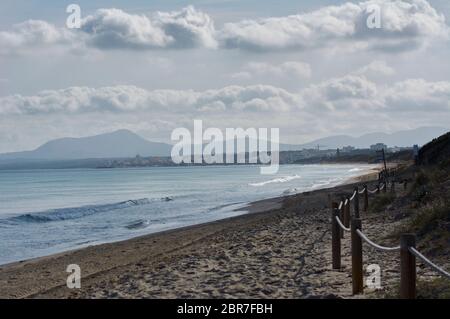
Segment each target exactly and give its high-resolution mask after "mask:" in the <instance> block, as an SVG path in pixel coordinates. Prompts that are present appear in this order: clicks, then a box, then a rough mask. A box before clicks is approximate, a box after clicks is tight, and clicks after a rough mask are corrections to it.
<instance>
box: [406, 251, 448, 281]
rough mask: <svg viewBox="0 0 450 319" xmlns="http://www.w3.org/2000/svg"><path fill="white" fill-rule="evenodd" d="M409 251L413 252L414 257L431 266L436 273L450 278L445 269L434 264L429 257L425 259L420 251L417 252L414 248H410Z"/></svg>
mask: <svg viewBox="0 0 450 319" xmlns="http://www.w3.org/2000/svg"><path fill="white" fill-rule="evenodd" d="M409 251H410V252H411V254H413V255H414V256H416V257H417V258H419V259H421V260H422V261H423V262H424V263H425V264H427V265H428V266H430V267H431V268H433V269H434V270H435V271H437V272H438V273H440V274H441V275H443V276H445V277H447V278H450V273H448V272H446V271H445V270H444V269H442V268H441V267H439V266H438V265H436V264H435V263H433V262H432V261H431V260H429V259H428V258H427V257H425V256H424V255H422V254H421V253H420V252H419V251H417V250H416V249H415V248H414V247H409Z"/></svg>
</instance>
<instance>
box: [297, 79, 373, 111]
mask: <svg viewBox="0 0 450 319" xmlns="http://www.w3.org/2000/svg"><path fill="white" fill-rule="evenodd" d="M302 96H303V98H304V99H305V102H306V103H307V104H308V105H310V106H311V107H312V108H317V107H319V108H320V110H322V109H327V110H348V108H361V107H363V108H364V107H369V106H370V107H378V106H379V101H378V88H377V86H376V84H375V83H373V82H371V81H369V80H368V79H367V78H366V77H364V76H357V75H346V76H344V77H341V78H334V79H330V80H327V81H324V82H322V83H319V84H315V85H311V86H310V87H308V88H306V89H305V90H303V91H302Z"/></svg>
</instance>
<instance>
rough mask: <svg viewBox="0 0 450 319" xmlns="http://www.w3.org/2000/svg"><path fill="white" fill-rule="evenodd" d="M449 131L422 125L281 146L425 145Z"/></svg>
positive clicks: (361, 146)
mask: <svg viewBox="0 0 450 319" xmlns="http://www.w3.org/2000/svg"><path fill="white" fill-rule="evenodd" d="M447 131H449V130H448V129H446V128H443V127H420V128H417V129H413V130H406V131H399V132H395V133H391V134H388V133H381V132H378V133H369V134H364V135H361V136H359V137H353V136H349V135H335V136H329V137H325V138H321V139H317V140H314V141H312V142H309V143H306V144H301V145H286V144H285V145H283V147H280V149H282V150H301V149H304V148H306V149H310V148H317V145H320V148H321V149H335V148H342V147H344V146H348V145H351V146H354V147H356V148H369V147H370V145H373V144H376V143H384V144H386V145H387V146H391V147H392V146H399V147H405V146H410V147H411V146H413V145H414V144H418V145H419V146H421V145H424V144H426V143H428V142H429V141H431V140H432V139H434V138H436V137H437V136H440V135H442V134H444V133H446V132H447Z"/></svg>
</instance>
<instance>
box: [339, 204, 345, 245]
mask: <svg viewBox="0 0 450 319" xmlns="http://www.w3.org/2000/svg"><path fill="white" fill-rule="evenodd" d="M344 212H345V208H344V206H342V209H340V210H338V216H339V219H340V220H341V221H343V220H344ZM339 231H340V235H341V238H344V230H343V229H342V228H341V227H339Z"/></svg>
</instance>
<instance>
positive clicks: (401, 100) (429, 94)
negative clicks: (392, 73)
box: [384, 79, 450, 112]
mask: <svg viewBox="0 0 450 319" xmlns="http://www.w3.org/2000/svg"><path fill="white" fill-rule="evenodd" d="M384 99H385V104H386V106H387V107H389V109H391V110H394V111H406V112H407V111H416V112H417V111H419V112H435V111H445V112H450V82H448V81H440V82H427V81H425V80H424V79H409V80H406V81H402V82H398V83H395V85H393V86H392V87H390V88H388V89H387V90H386V92H385V94H384Z"/></svg>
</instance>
